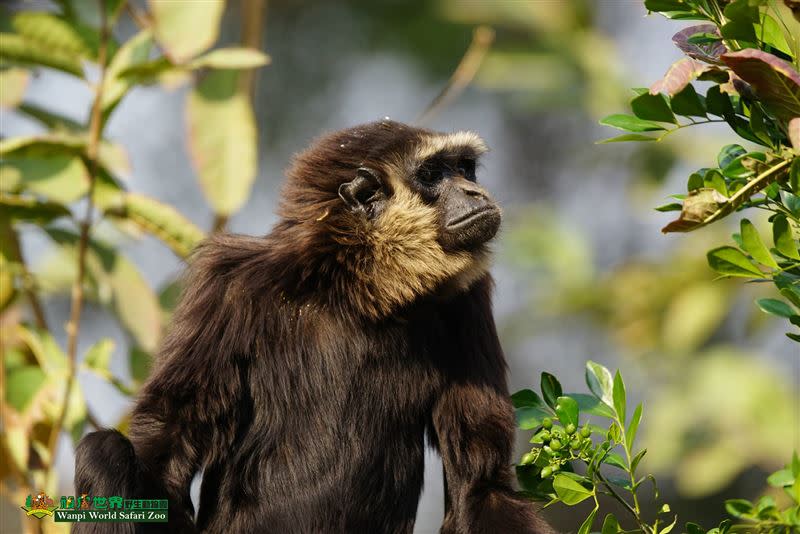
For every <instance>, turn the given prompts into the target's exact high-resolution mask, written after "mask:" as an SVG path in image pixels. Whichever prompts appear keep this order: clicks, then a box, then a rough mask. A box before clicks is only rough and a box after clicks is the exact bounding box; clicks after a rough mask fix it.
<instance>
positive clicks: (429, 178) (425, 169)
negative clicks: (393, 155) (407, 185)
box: [417, 165, 444, 185]
mask: <svg viewBox="0 0 800 534" xmlns="http://www.w3.org/2000/svg"><path fill="white" fill-rule="evenodd" d="M442 178H444V171H443V169H442V167H441V165H424V166H422V167H421V168H420V169H419V171H417V180H419V182H420V183H422V184H423V185H436V184H438V183H439V182H441V181H442Z"/></svg>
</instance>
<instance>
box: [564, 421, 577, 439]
mask: <svg viewBox="0 0 800 534" xmlns="http://www.w3.org/2000/svg"><path fill="white" fill-rule="evenodd" d="M566 431H567V434H568V435H570V436H571V435H572V434H574V433H575V425H573V424H572V423H570V424H568V425H567V428H566Z"/></svg>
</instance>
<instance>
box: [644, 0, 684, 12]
mask: <svg viewBox="0 0 800 534" xmlns="http://www.w3.org/2000/svg"><path fill="white" fill-rule="evenodd" d="M644 7H645V8H646V9H647V10H648V11H655V12H656V13H661V12H665V11H666V12H671V11H688V10H689V9H691V8H690V7H689V6H688V5H687V4H686V2H685V1H684V0H644Z"/></svg>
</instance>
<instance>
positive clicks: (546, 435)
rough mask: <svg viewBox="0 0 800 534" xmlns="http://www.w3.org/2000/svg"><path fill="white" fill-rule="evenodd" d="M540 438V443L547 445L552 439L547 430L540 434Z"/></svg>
mask: <svg viewBox="0 0 800 534" xmlns="http://www.w3.org/2000/svg"><path fill="white" fill-rule="evenodd" d="M540 437H541V438H542V441H543V442H544V443H549V442H550V439H551V438H552V436H551V435H550V432H548V431H547V430H545V431H544V432H542V434H541V436H540Z"/></svg>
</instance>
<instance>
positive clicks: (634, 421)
mask: <svg viewBox="0 0 800 534" xmlns="http://www.w3.org/2000/svg"><path fill="white" fill-rule="evenodd" d="M641 420H642V403H641V402H640V403H639V404H638V405H637V406H636V409H635V410H634V411H633V417H632V418H631V422H630V424H629V425H628V430H627V431H626V432H625V445H626V446H627V447H628V450H633V442H634V440H635V439H636V431H637V430H638V429H639V422H640V421H641Z"/></svg>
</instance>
